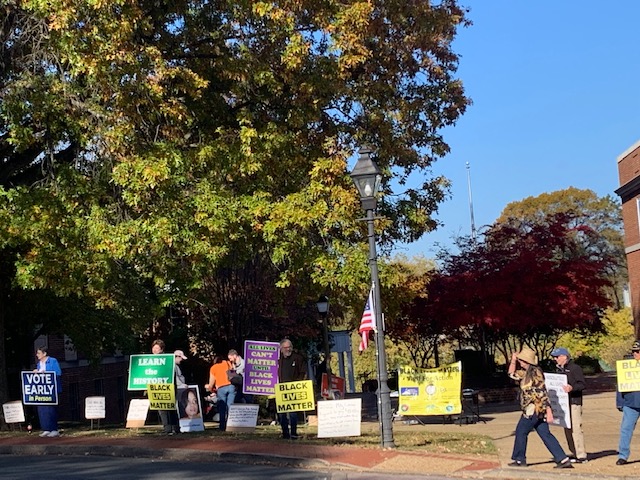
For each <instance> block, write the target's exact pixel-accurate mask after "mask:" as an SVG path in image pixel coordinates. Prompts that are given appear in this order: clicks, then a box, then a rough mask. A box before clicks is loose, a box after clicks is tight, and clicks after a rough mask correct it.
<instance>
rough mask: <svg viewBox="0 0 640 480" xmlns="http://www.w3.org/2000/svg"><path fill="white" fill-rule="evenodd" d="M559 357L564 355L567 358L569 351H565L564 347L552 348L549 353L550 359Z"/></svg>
mask: <svg viewBox="0 0 640 480" xmlns="http://www.w3.org/2000/svg"><path fill="white" fill-rule="evenodd" d="M560 355H566V356H567V357H568V356H569V350H567V349H566V348H564V347H558V348H554V349H553V351H552V352H551V356H552V357H559V356H560Z"/></svg>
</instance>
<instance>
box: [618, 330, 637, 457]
mask: <svg viewBox="0 0 640 480" xmlns="http://www.w3.org/2000/svg"><path fill="white" fill-rule="evenodd" d="M631 353H632V355H633V359H634V360H636V361H637V362H640V341H638V340H636V341H635V342H633V345H632V346H631ZM616 407H618V410H620V411H621V412H622V423H621V424H620V441H619V442H618V461H617V462H616V465H624V464H626V463H627V461H628V459H629V455H630V454H631V448H630V445H631V437H632V436H633V430H634V429H635V428H636V423H637V422H638V418H640V391H638V392H623V393H621V392H617V394H616Z"/></svg>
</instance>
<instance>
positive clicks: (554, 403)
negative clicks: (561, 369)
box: [544, 373, 571, 428]
mask: <svg viewBox="0 0 640 480" xmlns="http://www.w3.org/2000/svg"><path fill="white" fill-rule="evenodd" d="M544 380H545V384H546V386H547V392H549V400H550V402H551V410H552V411H553V424H552V425H557V426H559V427H563V428H571V407H570V405H569V394H568V393H567V392H565V391H564V388H563V387H565V386H567V385H568V383H567V376H566V375H565V374H564V373H545V374H544Z"/></svg>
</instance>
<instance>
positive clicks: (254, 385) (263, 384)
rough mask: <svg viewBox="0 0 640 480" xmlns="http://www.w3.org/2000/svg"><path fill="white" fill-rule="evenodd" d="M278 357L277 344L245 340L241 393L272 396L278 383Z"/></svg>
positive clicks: (278, 348)
mask: <svg viewBox="0 0 640 480" xmlns="http://www.w3.org/2000/svg"><path fill="white" fill-rule="evenodd" d="M279 356H280V344H279V343H275V342H259V341H254V340H246V341H245V342H244V375H243V379H242V381H243V385H242V391H243V392H244V393H247V394H251V395H273V394H274V393H275V387H276V383H278V358H279Z"/></svg>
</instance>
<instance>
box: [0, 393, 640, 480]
mask: <svg viewBox="0 0 640 480" xmlns="http://www.w3.org/2000/svg"><path fill="white" fill-rule="evenodd" d="M515 408H516V407H515V406H513V407H512V408H499V407H497V408H496V407H494V408H493V411H491V410H489V409H488V408H487V409H486V410H485V411H481V413H482V419H483V420H485V421H486V423H484V422H479V423H476V424H470V425H465V424H462V425H458V424H446V425H442V424H441V423H436V422H435V421H433V422H432V423H428V424H417V425H414V424H404V423H401V422H395V423H394V427H393V428H394V430H400V429H401V430H405V431H406V430H409V431H411V430H414V429H415V430H416V431H418V430H417V429H425V428H426V429H430V430H432V431H438V432H449V433H454V432H460V431H464V432H465V433H478V434H483V435H487V436H490V437H491V438H492V439H493V441H494V442H495V444H496V446H497V448H498V450H499V452H498V454H497V455H485V456H478V455H448V454H435V453H424V452H419V451H418V452H408V451H398V450H382V449H369V448H357V447H352V446H326V445H314V444H313V443H304V442H294V441H286V440H282V441H281V442H258V441H246V440H240V439H234V438H228V439H227V438H224V437H213V438H206V437H190V436H189V435H188V434H185V435H178V436H175V437H164V436H157V437H156V436H146V437H130V438H127V437H123V438H118V437H107V436H105V437H96V436H91V437H86V438H85V437H78V436H73V437H72V436H64V435H63V436H62V437H60V438H55V439H50V438H46V439H45V438H40V437H38V436H35V435H32V436H30V435H24V436H19V437H16V436H12V437H4V438H3V437H0V455H1V454H13V455H42V454H53V455H65V454H66V455H107V456H120V455H122V456H133V457H145V458H164V459H173V460H184V461H230V462H242V463H255V464H272V465H274V464H275V465H283V466H297V467H306V468H315V469H323V470H328V469H332V470H338V471H342V472H344V477H342V478H349V473H350V472H354V473H355V472H370V473H371V474H372V476H373V474H374V473H375V474H379V475H382V476H383V477H384V476H385V475H387V474H388V475H389V476H391V475H393V476H398V477H399V478H407V479H409V478H411V479H413V478H420V477H421V476H423V478H428V477H429V476H432V475H433V476H435V475H440V476H442V475H446V476H451V477H454V478H486V479H549V478H557V477H561V478H568V479H578V478H580V479H583V478H593V479H596V478H598V479H605V480H606V479H632V478H640V427H639V429H638V432H637V434H636V436H635V437H634V439H633V442H632V446H631V448H632V453H631V458H630V463H629V464H627V465H624V466H617V465H615V462H616V459H617V454H616V449H617V442H618V428H619V425H620V416H621V414H620V413H619V412H618V411H617V410H616V409H615V393H613V392H605V393H598V394H595V395H588V396H586V397H585V406H584V418H585V442H586V445H587V451H588V452H589V458H590V461H589V462H588V463H586V464H580V465H575V468H574V469H572V470H556V469H554V468H553V466H554V465H555V464H554V463H553V462H552V461H551V458H550V456H549V453H548V452H547V451H546V449H545V448H544V446H543V445H542V442H541V441H540V439H539V438H538V437H537V435H536V434H535V432H534V433H532V434H531V435H530V437H529V438H530V442H529V449H528V458H527V461H528V462H529V464H530V466H529V467H527V468H510V467H507V466H506V464H507V463H508V462H509V461H510V454H511V448H512V445H513V429H514V428H515V425H516V422H517V420H518V416H519V412H518V411H516V410H515ZM500 410H502V411H500ZM504 410H508V411H504ZM434 420H435V419H434ZM552 432H553V433H554V434H555V435H556V436H557V437H558V439H559V440H560V443H561V444H562V445H563V447H564V446H565V445H566V441H565V439H564V435H563V432H562V430H561V429H558V428H555V427H553V428H552ZM353 476H358V478H363V477H362V475H361V474H358V475H353ZM353 476H352V478H353ZM378 478H381V477H380V476H378Z"/></svg>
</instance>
